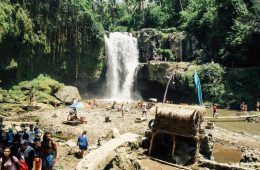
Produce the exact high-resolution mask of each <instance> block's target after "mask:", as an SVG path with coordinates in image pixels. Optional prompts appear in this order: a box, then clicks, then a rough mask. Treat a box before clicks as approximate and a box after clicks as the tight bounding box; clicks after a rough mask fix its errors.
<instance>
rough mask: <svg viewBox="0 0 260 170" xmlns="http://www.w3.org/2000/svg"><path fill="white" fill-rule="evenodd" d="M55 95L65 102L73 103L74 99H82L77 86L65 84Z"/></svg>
mask: <svg viewBox="0 0 260 170" xmlns="http://www.w3.org/2000/svg"><path fill="white" fill-rule="evenodd" d="M55 96H56V97H57V98H58V99H59V100H60V101H62V102H64V103H72V101H73V99H74V98H75V99H76V100H80V99H81V97H80V94H79V90H78V89H77V87H74V86H64V87H62V88H60V89H59V90H58V92H57V93H55Z"/></svg>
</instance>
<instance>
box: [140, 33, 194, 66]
mask: <svg viewBox="0 0 260 170" xmlns="http://www.w3.org/2000/svg"><path fill="white" fill-rule="evenodd" d="M135 36H136V37H138V45H139V52H140V59H141V61H147V60H152V59H153V58H154V57H156V56H160V54H161V55H162V57H163V58H162V59H163V61H164V60H165V57H166V56H165V52H166V53H167V54H169V55H172V57H171V59H170V60H172V61H185V60H186V59H187V58H190V57H194V56H196V54H197V53H198V52H199V50H198V48H197V44H198V43H197V40H196V39H195V38H194V37H192V36H191V35H189V34H187V33H186V32H183V31H177V30H176V28H170V29H160V30H158V29H153V28H145V29H142V30H140V31H139V32H137V33H136V34H135ZM166 58H167V57H166ZM167 60H169V58H167Z"/></svg>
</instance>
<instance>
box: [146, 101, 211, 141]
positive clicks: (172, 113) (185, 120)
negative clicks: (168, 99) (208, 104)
mask: <svg viewBox="0 0 260 170" xmlns="http://www.w3.org/2000/svg"><path fill="white" fill-rule="evenodd" d="M205 113H206V108H205V107H201V106H191V105H175V104H162V103H159V104H157V105H155V106H154V107H152V108H151V109H150V114H153V115H155V121H154V126H153V129H154V130H159V131H163V132H167V133H171V134H175V135H180V136H186V137H193V136H196V135H197V134H198V131H199V128H200V124H201V122H202V116H203V115H204V114H205Z"/></svg>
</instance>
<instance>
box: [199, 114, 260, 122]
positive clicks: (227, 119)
mask: <svg viewBox="0 0 260 170" xmlns="http://www.w3.org/2000/svg"><path fill="white" fill-rule="evenodd" d="M254 117H260V114H258V115H248V116H220V117H218V118H215V117H204V118H205V119H207V120H209V121H211V122H233V121H245V120H247V119H249V118H254Z"/></svg>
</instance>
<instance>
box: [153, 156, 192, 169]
mask: <svg viewBox="0 0 260 170" xmlns="http://www.w3.org/2000/svg"><path fill="white" fill-rule="evenodd" d="M149 158H150V159H151V160H154V161H157V162H160V163H162V164H166V165H170V166H172V167H175V168H179V169H185V170H191V168H189V167H183V166H180V165H177V164H173V163H170V162H166V161H163V160H160V159H157V158H154V157H151V156H149Z"/></svg>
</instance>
